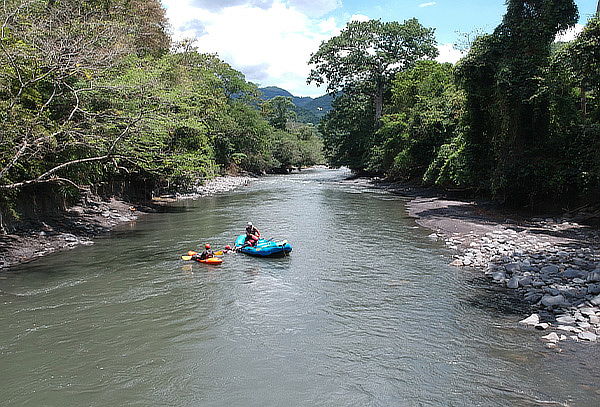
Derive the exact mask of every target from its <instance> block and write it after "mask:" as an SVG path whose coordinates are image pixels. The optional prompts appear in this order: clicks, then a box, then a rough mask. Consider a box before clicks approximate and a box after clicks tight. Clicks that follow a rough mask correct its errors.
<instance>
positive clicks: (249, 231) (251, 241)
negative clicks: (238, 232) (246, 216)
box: [246, 222, 260, 246]
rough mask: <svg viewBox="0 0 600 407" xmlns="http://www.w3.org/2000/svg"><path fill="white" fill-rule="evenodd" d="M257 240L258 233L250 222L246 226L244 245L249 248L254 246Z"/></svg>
mask: <svg viewBox="0 0 600 407" xmlns="http://www.w3.org/2000/svg"><path fill="white" fill-rule="evenodd" d="M258 239H260V231H259V230H258V229H256V228H255V227H254V225H252V222H248V225H247V226H246V244H247V245H249V246H254V245H255V244H256V243H257V242H258Z"/></svg>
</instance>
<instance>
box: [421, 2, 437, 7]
mask: <svg viewBox="0 0 600 407" xmlns="http://www.w3.org/2000/svg"><path fill="white" fill-rule="evenodd" d="M436 4H437V3H436V2H435V1H431V2H429V3H421V4H419V7H421V8H423V7H431V6H435V5H436Z"/></svg>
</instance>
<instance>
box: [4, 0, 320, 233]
mask: <svg viewBox="0 0 600 407" xmlns="http://www.w3.org/2000/svg"><path fill="white" fill-rule="evenodd" d="M0 14H2V22H3V26H2V29H1V31H0V104H1V108H0V126H1V128H2V130H1V140H0V208H1V209H2V213H3V214H4V218H5V219H6V218H7V217H18V216H19V215H20V214H19V213H18V210H16V209H18V208H17V207H16V206H15V205H14V203H15V202H17V201H19V200H21V201H22V200H27V201H29V202H32V199H31V198H32V197H33V198H34V199H33V201H34V202H35V201H36V197H39V200H40V201H41V200H44V199H47V198H48V196H54V197H56V198H59V201H61V202H63V203H65V204H66V203H67V202H68V201H69V200H74V199H77V198H78V196H79V194H80V193H81V192H82V191H84V190H87V189H90V188H91V189H98V188H99V187H100V186H102V185H106V184H114V183H119V184H121V185H136V186H137V188H142V189H143V190H144V191H146V193H147V194H151V193H152V192H156V191H169V190H171V191H172V190H178V189H185V188H187V187H189V186H191V185H192V184H193V183H194V182H195V181H196V180H198V179H204V178H209V177H212V176H214V175H216V174H219V173H223V172H225V171H227V170H235V171H238V170H246V171H251V172H255V173H261V172H268V171H280V170H287V169H289V168H292V167H302V166H308V165H313V164H315V163H318V162H321V161H322V157H321V152H320V146H321V141H320V138H319V136H318V135H317V132H316V130H315V128H314V127H313V126H305V125H293V126H292V123H289V124H290V125H288V122H287V120H286V121H285V122H284V124H283V125H279V126H277V127H275V126H273V125H272V124H271V122H270V118H269V115H268V114H267V110H268V109H262V108H257V104H258V102H259V99H258V95H259V92H258V89H257V87H256V86H255V85H254V84H252V83H249V82H247V81H246V80H245V78H244V76H243V74H241V73H240V72H238V71H236V70H234V69H232V68H231V67H230V66H229V65H228V64H226V63H225V62H223V61H222V60H220V59H219V57H218V56H217V55H213V54H203V53H201V52H200V51H199V50H197V49H195V48H194V47H192V46H191V45H190V44H188V43H181V44H172V43H171V38H170V37H169V35H168V34H167V21H166V19H165V13H164V10H163V8H162V7H161V5H160V2H159V0H114V1H110V2H106V1H103V0H86V1H75V0H61V1H54V0H28V1H25V0H7V1H5V2H4V3H3V5H2V6H1V7H0ZM285 114H287V113H285ZM0 221H1V219H0ZM0 223H1V222H0Z"/></svg>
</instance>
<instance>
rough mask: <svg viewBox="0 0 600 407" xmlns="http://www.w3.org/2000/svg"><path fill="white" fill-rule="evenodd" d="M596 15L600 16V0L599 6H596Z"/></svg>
mask: <svg viewBox="0 0 600 407" xmlns="http://www.w3.org/2000/svg"><path fill="white" fill-rule="evenodd" d="M596 17H600V0H598V6H597V7H596Z"/></svg>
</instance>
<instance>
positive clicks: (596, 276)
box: [587, 270, 600, 283]
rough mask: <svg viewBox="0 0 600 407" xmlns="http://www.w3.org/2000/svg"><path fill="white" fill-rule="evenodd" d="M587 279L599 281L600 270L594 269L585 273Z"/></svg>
mask: <svg viewBox="0 0 600 407" xmlns="http://www.w3.org/2000/svg"><path fill="white" fill-rule="evenodd" d="M587 281H591V282H594V283H595V282H598V281H600V270H594V271H592V272H591V273H589V274H588V275H587Z"/></svg>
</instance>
